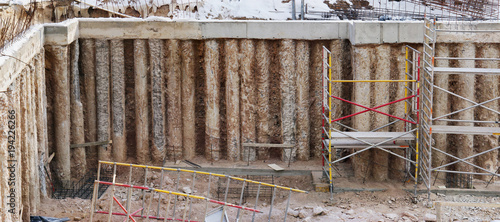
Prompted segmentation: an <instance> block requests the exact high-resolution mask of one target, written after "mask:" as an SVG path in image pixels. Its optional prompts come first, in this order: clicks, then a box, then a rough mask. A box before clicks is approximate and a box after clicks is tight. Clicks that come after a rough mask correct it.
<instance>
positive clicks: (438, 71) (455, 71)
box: [427, 67, 500, 75]
mask: <svg viewBox="0 0 500 222" xmlns="http://www.w3.org/2000/svg"><path fill="white" fill-rule="evenodd" d="M427 70H428V71H429V72H430V71H431V67H427ZM434 73H436V74H472V75H476V74H477V75H500V69H486V68H450V67H434Z"/></svg>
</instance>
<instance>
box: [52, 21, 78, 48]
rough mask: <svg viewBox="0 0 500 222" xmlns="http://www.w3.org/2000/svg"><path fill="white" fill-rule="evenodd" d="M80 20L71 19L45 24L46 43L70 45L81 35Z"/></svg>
mask: <svg viewBox="0 0 500 222" xmlns="http://www.w3.org/2000/svg"><path fill="white" fill-rule="evenodd" d="M78 23H79V22H78V20H76V19H70V20H67V21H64V22H61V23H50V24H45V25H44V33H45V44H46V45H69V44H71V43H72V42H73V41H75V40H76V39H77V38H78V36H79V33H78V32H79V28H78V25H79V24H78Z"/></svg>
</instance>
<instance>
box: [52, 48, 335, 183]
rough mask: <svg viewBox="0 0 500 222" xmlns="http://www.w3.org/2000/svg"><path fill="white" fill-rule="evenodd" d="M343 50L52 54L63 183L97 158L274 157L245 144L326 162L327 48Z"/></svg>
mask: <svg viewBox="0 0 500 222" xmlns="http://www.w3.org/2000/svg"><path fill="white" fill-rule="evenodd" d="M340 42H345V41H343V40H335V41H331V42H328V41H317V42H311V41H295V40H280V41H267V40H249V39H244V40H236V39H228V40H206V41H191V40H158V39H150V40H142V39H136V40H118V39H113V40H105V39H80V40H78V41H76V42H74V43H72V44H71V45H69V46H47V47H46V50H47V52H48V53H47V61H50V64H51V66H50V67H49V68H48V70H49V73H48V74H49V76H52V77H53V80H52V81H47V87H48V88H49V89H48V96H49V98H48V99H49V101H48V104H49V106H48V107H49V125H50V126H51V127H53V128H51V129H49V137H50V138H49V142H50V143H51V145H53V147H55V149H54V151H55V153H56V160H57V167H56V168H57V169H56V170H57V171H58V175H59V176H60V178H61V179H63V180H69V179H70V178H71V177H72V176H73V177H79V176H81V175H82V174H83V173H84V172H85V169H86V168H88V167H86V164H90V163H91V162H89V161H95V159H100V160H113V161H118V162H123V161H127V158H133V159H136V160H135V161H134V160H128V161H131V162H138V163H149V162H150V161H154V162H161V161H162V160H163V158H164V157H166V158H167V159H169V160H179V159H191V158H193V157H194V156H196V155H204V156H205V157H206V158H207V159H213V160H219V159H228V160H233V161H238V160H242V159H244V160H246V159H247V157H248V155H249V157H250V160H251V161H254V160H256V159H267V158H269V157H270V151H269V150H268V149H257V150H254V149H243V147H242V145H241V144H242V143H271V142H272V143H284V144H295V149H293V150H292V151H291V152H292V158H293V159H299V160H308V159H309V158H310V157H312V156H319V155H320V152H321V151H320V149H321V129H320V128H321V116H320V115H321V68H322V67H321V65H322V63H321V59H322V58H321V55H322V51H321V50H322V46H323V45H327V46H328V45H332V46H335V47H340V45H341V44H340ZM338 50H342V49H341V48H339V49H338ZM339 65H340V64H339ZM311 121H314V122H315V123H314V124H311ZM108 140H112V143H111V144H109V145H102V146H99V147H86V148H85V147H80V148H72V149H69V147H70V144H81V143H84V142H94V141H108ZM200 148H201V149H200ZM280 152H281V151H280ZM280 156H281V158H282V159H283V160H286V158H288V156H289V153H287V152H286V151H283V152H282V154H280Z"/></svg>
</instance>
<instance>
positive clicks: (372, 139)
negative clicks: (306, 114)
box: [322, 46, 421, 199]
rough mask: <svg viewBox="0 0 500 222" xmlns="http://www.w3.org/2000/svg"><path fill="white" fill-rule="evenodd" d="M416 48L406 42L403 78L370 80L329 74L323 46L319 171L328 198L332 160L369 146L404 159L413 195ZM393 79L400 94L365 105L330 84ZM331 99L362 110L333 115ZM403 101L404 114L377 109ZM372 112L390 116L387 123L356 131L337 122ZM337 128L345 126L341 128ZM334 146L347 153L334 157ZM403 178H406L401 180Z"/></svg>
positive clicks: (416, 158)
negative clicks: (400, 128)
mask: <svg viewBox="0 0 500 222" xmlns="http://www.w3.org/2000/svg"><path fill="white" fill-rule="evenodd" d="M420 54H421V53H420V52H419V51H417V50H415V49H413V48H411V47H409V46H406V47H405V55H406V57H405V74H404V79H397V80H386V79H373V80H368V79H365V80H343V79H334V78H332V59H333V55H332V52H330V51H329V50H328V49H327V48H326V47H323V75H322V82H323V92H322V95H323V99H322V106H323V110H322V111H323V114H322V116H323V118H322V147H323V158H322V159H323V160H322V161H323V171H324V175H326V177H327V178H328V182H329V187H330V199H333V192H334V180H335V178H334V175H333V170H334V169H335V166H334V164H336V163H339V162H341V161H343V160H346V159H347V158H350V157H352V156H354V155H357V154H359V153H362V152H366V151H368V150H370V149H379V150H382V151H385V152H388V153H389V154H392V155H394V156H396V157H399V158H401V159H403V160H405V162H406V164H405V173H406V178H408V179H412V180H413V181H414V182H415V183H414V186H415V193H414V194H415V196H416V187H417V182H418V170H419V165H418V162H419V155H418V152H419V150H418V142H417V143H415V138H418V116H419V114H418V106H419V104H418V103H419V93H420V91H419V78H420ZM382 82H385V83H395V84H398V85H400V87H404V98H400V99H396V100H394V101H391V102H388V103H385V104H382V105H378V106H375V107H367V106H364V105H362V104H358V103H355V102H352V101H349V100H347V99H344V98H341V97H340V95H335V93H334V88H335V87H340V85H338V84H345V83H360V84H371V83H382ZM334 100H340V101H342V102H345V103H348V104H351V105H355V106H359V107H362V108H364V109H365V110H363V111H360V112H356V113H352V114H348V115H345V116H334V115H335V114H334V112H335V109H340V108H339V107H334V106H333V104H334V103H333V101H334ZM401 102H403V103H404V117H398V116H395V115H391V114H389V113H385V112H381V111H379V110H377V109H379V108H382V107H385V106H389V105H393V104H396V105H401ZM370 111H371V112H376V113H378V114H381V115H386V116H389V117H390V118H392V119H393V120H391V121H389V123H387V124H385V125H383V126H379V127H377V128H375V129H372V130H370V131H368V132H366V131H359V130H357V129H355V128H353V127H351V126H347V125H345V124H343V123H341V122H340V121H341V120H344V119H347V118H350V117H353V116H356V115H359V114H362V113H366V112H370ZM400 121H402V122H404V131H402V132H394V131H393V132H377V131H379V130H380V129H383V128H386V127H389V126H391V125H394V124H396V123H398V122H400ZM338 128H343V129H346V130H347V131H341V130H339V129H338ZM336 149H350V150H352V152H350V154H349V155H346V156H343V157H337V156H336V155H335V153H336V152H334V150H336ZM390 149H404V151H405V155H404V156H403V155H399V154H397V153H395V152H393V151H391V150H390ZM405 181H406V180H405Z"/></svg>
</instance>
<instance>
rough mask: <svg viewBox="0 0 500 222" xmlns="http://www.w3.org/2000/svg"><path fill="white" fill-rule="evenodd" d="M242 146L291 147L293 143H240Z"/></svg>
mask: <svg viewBox="0 0 500 222" xmlns="http://www.w3.org/2000/svg"><path fill="white" fill-rule="evenodd" d="M241 145H242V146H247V147H276V148H293V146H294V145H293V144H271V143H242V144H241Z"/></svg>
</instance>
